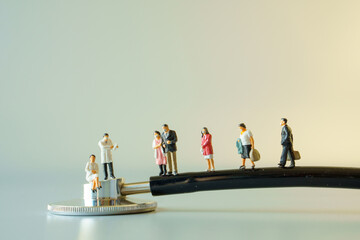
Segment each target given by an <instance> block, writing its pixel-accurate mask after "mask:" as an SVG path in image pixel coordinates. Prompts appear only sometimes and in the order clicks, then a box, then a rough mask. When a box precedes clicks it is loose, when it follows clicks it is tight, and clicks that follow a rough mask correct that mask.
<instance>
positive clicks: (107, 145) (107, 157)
mask: <svg viewBox="0 0 360 240" xmlns="http://www.w3.org/2000/svg"><path fill="white" fill-rule="evenodd" d="M99 147H100V150H101V163H102V165H103V167H104V175H105V178H104V180H108V171H107V166H109V170H110V177H111V178H115V176H114V168H113V160H112V153H111V151H112V150H114V145H113V143H112V141H111V139H110V138H109V134H107V133H104V137H103V139H101V140H100V141H99ZM118 147H119V146H116V148H118Z"/></svg>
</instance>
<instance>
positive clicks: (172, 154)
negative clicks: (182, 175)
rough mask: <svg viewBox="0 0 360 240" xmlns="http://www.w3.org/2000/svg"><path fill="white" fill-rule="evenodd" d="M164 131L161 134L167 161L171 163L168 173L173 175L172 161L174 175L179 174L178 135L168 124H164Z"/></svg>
mask: <svg viewBox="0 0 360 240" xmlns="http://www.w3.org/2000/svg"><path fill="white" fill-rule="evenodd" d="M162 129H163V130H164V132H163V133H162V134H161V137H162V140H163V147H164V149H165V153H166V157H167V163H168V165H169V169H170V170H169V172H168V175H170V176H171V175H172V170H173V167H172V163H174V175H177V174H178V168H177V162H176V150H177V148H176V142H177V136H176V132H175V131H174V130H170V129H169V126H168V125H167V124H164V125H163V126H162Z"/></svg>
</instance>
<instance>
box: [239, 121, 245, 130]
mask: <svg viewBox="0 0 360 240" xmlns="http://www.w3.org/2000/svg"><path fill="white" fill-rule="evenodd" d="M239 128H240V130H241V131H245V130H246V125H245V123H240V124H239Z"/></svg>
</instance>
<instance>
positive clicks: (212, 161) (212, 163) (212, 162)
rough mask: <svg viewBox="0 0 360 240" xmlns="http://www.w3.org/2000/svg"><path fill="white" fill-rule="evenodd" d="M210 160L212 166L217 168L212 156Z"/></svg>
mask: <svg viewBox="0 0 360 240" xmlns="http://www.w3.org/2000/svg"><path fill="white" fill-rule="evenodd" d="M210 161H211V165H212V168H213V169H214V170H215V164H214V159H213V158H212V159H210Z"/></svg>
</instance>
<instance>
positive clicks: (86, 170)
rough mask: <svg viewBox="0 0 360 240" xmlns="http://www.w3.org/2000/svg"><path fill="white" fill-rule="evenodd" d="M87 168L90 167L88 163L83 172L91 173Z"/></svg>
mask: <svg viewBox="0 0 360 240" xmlns="http://www.w3.org/2000/svg"><path fill="white" fill-rule="evenodd" d="M89 166H90V164H89V163H87V164H86V166H85V172H86V173H89V172H91V171H90V168H89Z"/></svg>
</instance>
